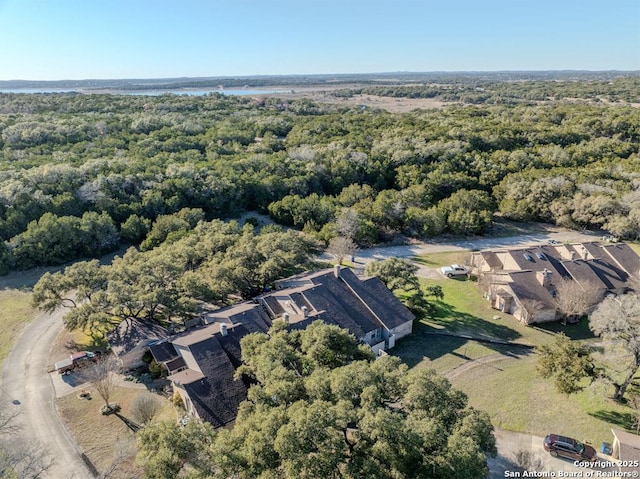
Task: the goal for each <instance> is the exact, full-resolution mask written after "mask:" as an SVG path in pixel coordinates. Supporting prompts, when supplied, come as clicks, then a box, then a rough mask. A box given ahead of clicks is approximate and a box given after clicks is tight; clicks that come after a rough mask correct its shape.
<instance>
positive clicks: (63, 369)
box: [55, 351, 101, 374]
mask: <svg viewBox="0 0 640 479" xmlns="http://www.w3.org/2000/svg"><path fill="white" fill-rule="evenodd" d="M100 354H101V353H100V352H98V351H96V352H95V353H92V352H91V351H80V352H78V353H72V354H70V355H69V357H68V358H67V359H63V360H61V361H58V362H57V363H56V364H55V368H56V371H58V373H60V374H68V373H70V372H71V371H73V370H74V369H75V368H80V367H82V366H85V365H86V364H88V363H90V362H92V361H96V360H97V359H98V358H99V357H100Z"/></svg>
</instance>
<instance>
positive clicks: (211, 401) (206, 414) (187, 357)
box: [151, 269, 415, 427]
mask: <svg viewBox="0 0 640 479" xmlns="http://www.w3.org/2000/svg"><path fill="white" fill-rule="evenodd" d="M277 288H278V289H276V290H275V291H272V292H270V293H266V294H264V295H262V296H260V297H258V298H256V301H255V302H252V301H246V302H243V303H239V304H237V305H234V306H230V307H228V308H221V309H217V310H210V311H206V313H204V314H203V319H204V321H205V323H206V324H205V325H203V326H201V327H198V328H196V329H193V330H188V331H185V332H183V333H181V334H179V335H176V336H174V337H173V338H171V340H170V342H167V343H160V344H158V345H155V346H153V347H152V348H151V350H152V353H153V355H154V357H155V358H156V359H157V360H158V361H159V362H161V361H164V363H165V365H167V366H171V367H172V369H171V370H172V371H176V372H175V373H174V374H171V375H170V376H169V379H170V380H171V381H172V382H173V383H174V384H176V385H179V386H180V387H181V388H183V389H184V391H185V392H186V393H187V395H188V396H189V399H190V401H191V404H192V405H193V407H194V409H195V410H196V412H197V414H198V416H199V417H200V418H201V419H203V420H205V421H208V422H210V423H211V424H212V425H213V426H214V427H221V426H224V425H226V424H228V423H230V422H232V421H233V420H234V419H235V417H236V414H237V411H238V407H239V405H240V403H241V402H242V401H243V400H244V399H246V397H247V388H248V383H247V382H246V381H245V380H234V379H233V377H234V374H235V371H236V369H237V368H238V367H240V365H241V351H240V339H241V338H242V337H244V336H246V335H248V334H250V333H252V332H267V331H268V329H269V328H270V326H271V324H272V322H273V320H274V319H276V318H279V317H280V316H281V315H282V314H283V313H285V312H286V313H287V314H289V315H290V317H289V319H290V322H289V327H290V328H291V329H303V328H306V326H307V325H308V324H309V323H311V322H312V321H314V320H317V319H320V320H322V321H324V322H326V323H328V324H334V325H337V326H340V327H342V328H345V329H348V330H349V331H350V332H351V333H352V334H353V335H354V336H356V337H358V338H359V339H363V338H364V337H365V336H366V335H367V334H368V333H370V332H372V331H377V330H379V329H381V328H387V329H392V328H395V327H396V326H400V325H405V323H407V322H411V321H413V319H414V318H415V317H414V316H413V314H412V313H411V312H410V311H409V310H408V309H406V308H405V306H404V305H402V303H400V301H399V300H398V299H397V298H396V297H395V296H394V295H393V294H392V293H391V292H390V291H389V290H388V289H387V288H386V287H385V286H384V284H383V283H382V282H381V281H380V280H379V279H377V278H370V279H367V280H365V281H361V280H360V279H358V278H357V277H356V276H355V275H354V274H353V273H352V272H351V271H350V270H348V269H342V270H340V269H338V270H335V269H329V270H322V271H317V272H312V273H304V274H301V275H297V276H294V277H292V278H288V279H287V280H284V281H282V282H277ZM410 331H411V329H410V328H406V327H405V328H404V329H403V330H402V331H399V332H398V331H396V332H395V333H394V334H396V333H397V334H398V337H402V336H401V334H408V333H410ZM378 338H379V336H378ZM178 356H180V359H182V361H179V360H176V358H177V357H178ZM183 367H185V368H186V369H183V370H179V369H181V368H183Z"/></svg>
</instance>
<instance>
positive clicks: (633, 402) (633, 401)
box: [627, 392, 640, 434]
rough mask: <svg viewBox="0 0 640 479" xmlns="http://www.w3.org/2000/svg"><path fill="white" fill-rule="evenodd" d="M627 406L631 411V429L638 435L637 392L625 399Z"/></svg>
mask: <svg viewBox="0 0 640 479" xmlns="http://www.w3.org/2000/svg"><path fill="white" fill-rule="evenodd" d="M627 406H629V407H630V408H631V409H632V410H633V427H634V429H635V430H636V434H640V394H638V393H637V392H636V393H634V394H630V395H629V398H628V399H627Z"/></svg>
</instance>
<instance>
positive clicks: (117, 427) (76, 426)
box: [57, 387, 176, 472]
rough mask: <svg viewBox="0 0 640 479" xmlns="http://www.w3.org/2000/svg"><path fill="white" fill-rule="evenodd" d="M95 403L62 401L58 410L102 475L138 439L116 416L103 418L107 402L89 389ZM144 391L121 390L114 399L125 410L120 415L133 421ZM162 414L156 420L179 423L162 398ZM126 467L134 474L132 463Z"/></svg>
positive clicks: (74, 399)
mask: <svg viewBox="0 0 640 479" xmlns="http://www.w3.org/2000/svg"><path fill="white" fill-rule="evenodd" d="M87 389H88V390H89V392H90V393H91V397H92V399H91V400H86V399H80V398H78V396H77V395H76V394H70V395H68V396H65V397H62V398H59V399H58V400H57V407H58V411H59V413H60V416H61V418H62V421H63V422H64V424H65V426H66V427H67V429H68V430H69V432H70V433H71V435H72V436H73V437H74V438H75V440H76V442H77V443H78V445H79V446H80V447H81V448H82V450H83V451H84V453H85V454H86V456H87V457H88V458H89V460H90V461H91V462H92V463H93V465H94V466H95V468H96V469H97V470H98V471H99V472H103V471H104V470H105V469H106V468H107V467H108V466H109V465H110V464H111V463H112V462H113V460H114V459H115V458H116V457H117V455H118V451H119V448H121V447H122V445H123V444H124V443H127V442H130V441H132V440H134V439H135V435H134V433H133V432H132V431H131V430H130V429H129V428H128V427H127V425H126V424H125V423H124V422H123V421H122V420H121V419H120V418H118V416H116V415H110V416H103V415H102V414H101V413H100V408H101V407H102V405H103V404H104V401H102V399H101V398H100V396H99V395H98V394H97V393H96V391H95V389H93V388H91V387H89V388H87ZM143 392H145V390H144V389H138V388H124V387H118V388H116V389H115V391H114V393H113V396H112V397H111V399H110V402H111V403H118V404H119V405H120V407H121V410H120V413H119V414H120V415H121V416H123V417H124V418H126V419H131V415H130V407H131V403H132V402H133V400H134V398H135V397H136V396H137V395H138V394H140V393H143ZM162 403H163V406H162V410H161V411H160V413H159V414H158V417H157V418H156V420H166V419H169V420H175V419H176V413H175V410H174V408H173V406H172V405H171V403H170V401H169V400H167V399H165V398H162ZM125 466H126V467H127V468H129V470H131V468H133V461H132V460H131V459H130V460H129V461H127V462H126V463H125Z"/></svg>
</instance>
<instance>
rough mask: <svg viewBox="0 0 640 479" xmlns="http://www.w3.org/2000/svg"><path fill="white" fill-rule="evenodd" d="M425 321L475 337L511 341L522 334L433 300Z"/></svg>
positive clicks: (450, 330)
mask: <svg viewBox="0 0 640 479" xmlns="http://www.w3.org/2000/svg"><path fill="white" fill-rule="evenodd" d="M425 321H426V322H427V323H429V324H431V325H434V326H442V327H443V328H446V329H447V331H449V332H460V333H467V334H470V335H473V336H477V337H484V338H489V339H501V340H504V341H513V340H515V339H517V338H519V337H521V336H522V335H521V334H520V333H519V332H518V331H516V330H515V329H512V328H510V327H508V326H505V325H502V324H496V323H491V322H489V321H486V320H484V319H482V318H480V317H478V316H474V315H472V314H469V313H463V312H461V311H458V310H456V309H455V308H454V307H453V306H451V305H450V304H447V303H444V302H442V301H434V302H433V303H432V308H431V311H430V313H429V314H427V316H426V317H425Z"/></svg>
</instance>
